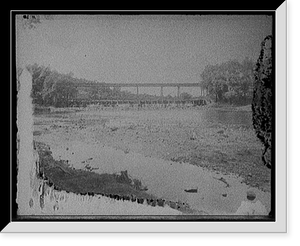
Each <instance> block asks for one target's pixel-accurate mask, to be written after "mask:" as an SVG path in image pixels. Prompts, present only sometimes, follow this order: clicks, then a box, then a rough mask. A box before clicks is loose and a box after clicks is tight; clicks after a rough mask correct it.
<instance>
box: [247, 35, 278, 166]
mask: <svg viewBox="0 0 300 246" xmlns="http://www.w3.org/2000/svg"><path fill="white" fill-rule="evenodd" d="M272 55H273V54H272V36H267V37H266V38H265V39H264V41H263V42H262V43H261V51H260V56H259V58H258V60H257V63H256V67H255V71H254V77H255V82H254V89H253V101H252V112H253V126H254V129H255V132H256V135H257V137H258V138H259V139H260V140H261V142H262V143H263V145H264V149H263V154H262V160H263V162H264V164H265V165H266V166H267V167H268V168H271V167H272V162H271V149H272V128H273V126H272V117H273V116H272V102H273V95H272V87H273V86H275V85H274V83H275V81H274V75H273V71H272Z"/></svg>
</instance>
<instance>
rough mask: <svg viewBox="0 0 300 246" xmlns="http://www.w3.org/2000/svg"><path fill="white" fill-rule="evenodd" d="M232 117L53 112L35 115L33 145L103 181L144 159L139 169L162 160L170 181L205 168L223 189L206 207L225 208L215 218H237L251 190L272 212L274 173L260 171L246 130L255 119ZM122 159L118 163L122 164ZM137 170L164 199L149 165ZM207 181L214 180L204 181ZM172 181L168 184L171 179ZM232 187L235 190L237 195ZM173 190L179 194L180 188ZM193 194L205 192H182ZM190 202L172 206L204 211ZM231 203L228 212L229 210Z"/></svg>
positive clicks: (191, 112) (199, 112)
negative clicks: (103, 175)
mask: <svg viewBox="0 0 300 246" xmlns="http://www.w3.org/2000/svg"><path fill="white" fill-rule="evenodd" d="M242 111H243V110H242ZM245 111H246V112H247V111H248V110H245ZM233 116H234V115H232V116H231V115H230V114H229V115H227V114H226V117H225V118H224V117H223V119H222V120H220V119H218V117H219V114H218V113H216V109H210V108H203V109H186V110H182V109H172V110H168V109H159V110H139V111H137V110H132V111H121V110H119V111H112V110H106V111H105V110H102V111H99V110H89V111H88V110H85V111H72V112H62V113H55V112H54V113H51V114H41V115H35V117H34V122H35V124H34V130H35V131H34V138H35V141H40V142H43V143H45V144H47V145H49V146H50V147H51V149H52V150H54V151H53V155H54V158H56V159H58V160H59V159H61V160H69V163H70V165H71V166H73V167H75V168H80V169H83V170H87V169H94V171H95V172H99V173H101V172H102V173H109V172H111V173H114V172H115V171H120V170H122V168H121V167H120V164H119V166H118V165H116V166H115V167H114V166H113V164H112V163H123V164H122V165H127V164H124V163H125V162H124V160H125V159H126V158H127V160H128V161H127V162H131V163H134V162H135V161H136V160H137V157H136V156H139V158H140V159H138V161H137V163H143V162H145V163H147V164H148V165H152V166H155V165H156V164H155V163H157V160H159V161H160V160H161V161H162V162H161V163H160V164H159V166H157V167H161V166H163V167H165V166H166V165H168V167H166V168H165V171H161V172H165V173H164V175H165V176H166V175H167V173H168V172H172V173H173V174H172V175H173V176H172V175H171V176H172V178H174V177H176V175H180V174H176V172H178V173H180V172H181V173H182V172H183V171H182V170H187V169H189V168H185V169H182V170H181V169H180V165H181V166H182V165H187V166H195V167H199V168H201V172H202V173H203V172H206V171H207V172H209V173H213V175H212V176H211V179H210V180H214V181H207V182H208V183H209V182H212V183H211V184H213V185H216V184H217V185H216V187H219V188H218V189H219V192H215V193H216V194H215V196H218V197H215V196H213V195H211V196H210V198H209V199H210V200H209V199H208V200H209V201H208V200H207V204H213V203H222V204H223V205H222V206H217V205H216V208H218V207H219V208H221V210H219V211H217V210H218V209H216V210H215V212H216V211H217V212H219V213H222V210H223V212H224V211H225V212H234V210H236V209H237V208H238V206H239V204H240V202H241V201H242V200H243V199H244V198H245V192H246V190H247V189H250V188H252V189H255V190H256V191H257V193H259V198H260V199H262V200H264V202H265V205H266V206H267V207H269V206H270V201H268V200H270V193H269V192H270V171H269V170H268V169H267V168H265V167H264V166H263V165H262V163H261V159H260V154H261V145H260V143H259V141H258V140H257V139H256V136H255V134H254V131H253V129H252V128H251V127H250V126H249V125H247V124H245V121H249V119H248V120H247V119H245V117H248V118H249V117H251V116H249V115H245V117H244V115H242V117H239V118H236V117H233ZM224 119H225V120H224ZM81 143H84V144H81ZM103 148H104V149H103ZM108 148H109V150H108ZM110 150H111V151H112V153H111V155H110V156H115V158H111V157H104V156H105V153H109V151H110ZM99 153H102V154H101V155H100V154H99ZM117 157H118V158H119V159H116V158H117ZM97 158H98V159H97ZM105 158H106V159H105ZM145 158H146V159H145ZM147 158H148V159H147ZM112 160H114V161H112ZM155 160H156V161H155ZM100 162H101V163H102V164H101V165H100V164H99V163H100ZM151 163H153V164H151ZM162 163H163V164H162ZM166 163H167V164H166ZM136 165H140V167H139V166H137V167H136V168H135V169H134V168H132V170H131V174H134V170H136V169H140V170H144V177H142V175H141V174H139V172H136V173H135V175H137V176H139V175H140V176H141V177H139V178H142V179H143V180H144V181H146V182H148V186H149V185H150V190H149V192H151V187H152V191H153V192H156V194H155V195H157V194H159V195H161V197H163V196H164V193H163V192H161V191H159V189H158V188H155V185H154V182H153V184H151V180H153V176H154V175H155V172H154V171H153V169H154V168H152V169H149V170H148V171H147V172H148V175H147V172H146V164H145V165H144V166H143V165H142V164H136ZM172 165H173V169H170V170H173V171H168V170H169V169H168V168H169V167H172ZM130 166H132V165H128V166H127V167H126V168H127V170H129V169H130ZM122 167H124V168H125V166H122ZM143 168H144V169H143ZM158 169H159V168H156V170H158ZM123 170H124V169H123ZM197 170H200V169H197ZM205 170H206V171H205ZM191 172H195V171H191ZM197 172H198V171H197ZM199 172H200V171H199ZM140 173H142V171H140ZM175 174H176V175H175ZM199 175H200V173H199ZM145 176H147V177H148V180H147V178H145ZM200 176H201V175H200ZM200 176H199V177H200ZM207 176H209V175H207V174H206V175H204V176H203V177H207ZM151 177H152V178H151ZM157 177H159V175H158V174H157ZM162 177H163V176H162ZM183 177H185V176H184V175H183ZM195 177H196V176H195ZM222 177H223V179H222ZM230 177H234V178H233V179H231V178H230ZM143 180H142V181H143ZM166 180H168V181H170V179H167V178H166ZM224 180H225V182H223V181H224ZM170 182H171V181H170ZM182 182H183V181H182ZM214 182H215V183H214ZM226 183H227V184H230V185H231V190H230V189H229V188H228V187H227V184H226ZM205 184H206V183H205ZM151 185H152V186H151ZM197 185H198V186H197ZM173 187H177V186H176V185H175V184H174V186H173ZM194 187H196V188H198V189H199V184H197V181H195V180H194V183H188V184H187V185H186V186H184V187H181V189H182V190H184V189H187V190H188V189H193V188H194ZM234 187H235V188H234ZM183 188H184V189H183ZM200 188H201V187H200ZM172 189H174V190H175V188H170V189H167V188H166V190H169V191H172ZM176 189H177V188H176ZM178 189H179V188H178ZM226 189H227V190H226ZM203 190H204V189H203ZM237 190H239V191H237ZM235 192H239V194H236V193H235ZM169 193H170V192H169ZM198 193H199V194H200V193H201V192H198ZM208 193H209V190H208V191H205V192H204V193H203V194H204V195H203V197H204V198H203V199H206V198H205V197H208V195H207V194H208ZM199 194H198V195H199ZM187 195H188V196H190V197H191V196H192V195H189V194H187V193H186V192H184V191H183V192H182V193H180V192H178V193H176V195H174V194H173V197H172V198H173V199H174V200H176V198H177V199H181V200H184V199H186V200H187V201H189V202H190V203H192V204H193V203H194V206H195V207H197V206H199V199H200V198H199V197H197V199H196V202H195V199H192V198H186V197H187ZM169 196H170V195H169ZM233 197H236V199H235V202H234V205H232V204H230V203H228V200H230V199H231V200H232V199H233ZM198 198H199V199H198ZM222 199H223V200H222ZM193 201H194V202H193ZM203 203H205V202H202V204H203ZM226 203H228V204H227V205H224V204H226ZM197 204H198V205H197ZM210 212H212V211H210Z"/></svg>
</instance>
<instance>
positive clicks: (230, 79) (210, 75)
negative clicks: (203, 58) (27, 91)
mask: <svg viewBox="0 0 300 246" xmlns="http://www.w3.org/2000/svg"><path fill="white" fill-rule="evenodd" d="M253 67H254V63H253V62H252V61H251V60H249V59H245V60H244V61H243V62H242V63H239V62H238V61H236V60H233V61H228V62H225V63H222V64H219V65H218V64H217V65H208V66H206V67H205V69H204V71H203V72H202V74H201V77H202V80H203V82H202V83H203V85H204V87H205V88H207V90H208V92H209V95H208V96H209V97H210V98H211V99H212V100H214V101H216V102H218V103H229V104H233V105H246V104H249V103H251V101H252V97H253V79H254V76H253ZM27 69H28V71H29V72H30V73H31V75H32V93H31V96H32V98H33V103H34V104H35V105H39V106H54V107H68V106H74V104H75V101H76V105H77V106H84V105H86V104H87V103H88V102H89V101H91V102H92V101H93V102H95V101H97V100H116V99H118V100H137V99H140V100H160V99H161V97H160V96H155V95H148V94H139V96H138V98H137V95H136V94H134V93H131V92H128V91H121V89H120V88H109V87H106V86H103V87H99V86H98V87H89V88H78V87H77V86H76V84H78V83H97V84H98V85H99V83H100V84H103V85H104V82H102V83H101V82H97V81H89V80H86V79H79V78H74V77H73V74H72V73H69V74H62V73H59V72H57V71H55V70H51V69H50V68H49V67H45V66H42V65H38V64H33V65H28V66H27ZM180 98H181V99H184V100H189V99H192V95H190V94H188V93H186V92H183V93H181V94H180ZM165 99H166V100H172V99H175V97H172V96H171V95H168V96H164V100H165ZM81 101H82V103H80V102H81ZM80 104H84V105H80Z"/></svg>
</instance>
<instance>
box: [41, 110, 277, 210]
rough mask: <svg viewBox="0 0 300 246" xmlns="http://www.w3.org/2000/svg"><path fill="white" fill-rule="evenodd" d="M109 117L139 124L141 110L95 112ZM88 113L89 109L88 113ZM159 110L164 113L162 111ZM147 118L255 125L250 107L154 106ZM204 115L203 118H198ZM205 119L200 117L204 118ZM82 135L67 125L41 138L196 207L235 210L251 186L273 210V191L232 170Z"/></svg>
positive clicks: (68, 156)
mask: <svg viewBox="0 0 300 246" xmlns="http://www.w3.org/2000/svg"><path fill="white" fill-rule="evenodd" d="M98 114H99V115H102V116H103V117H109V118H110V121H109V122H107V125H111V126H117V127H123V126H124V124H125V125H130V124H134V122H135V120H134V119H135V117H138V116H139V115H140V114H141V113H140V112H134V111H133V112H130V118H129V120H128V118H127V121H126V120H123V117H124V119H125V118H126V116H128V112H124V111H120V112H118V113H116V112H109V111H107V112H99V111H98V112H95V113H93V116H95V115H98ZM83 115H84V118H88V117H89V115H90V113H86V112H84V113H83ZM158 115H159V116H158ZM111 116H114V117H115V116H117V118H116V119H115V118H113V119H112V118H111ZM143 117H144V118H143V119H144V120H147V119H149V120H152V119H153V117H159V118H163V119H167V121H165V122H164V123H166V124H168V119H170V122H171V123H172V124H173V123H174V120H175V121H182V122H190V123H191V126H192V125H193V122H196V123H195V124H197V126H199V124H200V125H201V126H206V125H208V123H209V124H211V123H214V124H222V125H236V126H243V127H251V124H252V122H251V117H252V115H251V112H241V111H234V112H232V111H217V110H216V111H214V110H203V111H199V110H195V111H190V112H189V113H186V112H185V111H180V110H179V111H177V112H176V114H174V112H172V111H161V112H157V111H156V112H155V111H149V112H147V113H145V114H144V115H143ZM199 119H201V120H199ZM199 121H200V123H199ZM81 136H84V137H80V138H77V137H70V136H69V135H64V131H63V130H62V129H58V130H56V131H52V132H51V134H44V135H42V136H39V137H38V138H39V139H40V140H41V141H42V142H45V143H46V144H48V145H49V146H50V148H51V151H52V155H53V157H54V159H57V160H59V159H62V160H68V161H69V164H70V165H71V166H73V167H74V168H78V169H85V166H86V165H88V166H89V167H91V168H93V170H94V172H98V173H118V172H121V171H125V170H127V171H128V175H129V176H130V177H131V178H136V179H139V180H141V182H142V184H143V185H144V186H147V188H148V191H147V192H148V193H149V194H153V195H155V196H157V197H159V198H164V199H167V200H171V201H181V202H187V203H188V204H189V205H190V207H191V208H193V209H196V210H199V211H204V212H205V213H208V214H233V213H235V212H236V211H237V209H238V207H239V206H240V205H241V202H242V201H245V200H246V192H247V190H249V189H251V190H253V191H255V193H256V195H257V198H256V200H260V201H261V202H262V203H263V204H264V205H265V206H266V208H267V211H269V210H270V201H271V196H270V193H269V192H263V191H260V190H258V189H256V188H253V187H249V186H248V185H246V184H244V183H242V179H241V178H240V177H237V176H233V175H224V174H220V173H216V172H211V171H208V170H205V169H203V168H201V167H198V166H194V165H190V164H188V163H178V162H172V161H166V160H162V159H158V158H153V157H145V156H143V155H142V154H139V153H134V152H128V153H127V152H126V153H125V152H124V151H123V150H119V149H115V148H112V147H109V146H105V145H104V144H103V143H101V141H100V140H99V139H97V138H96V137H94V136H93V134H92V133H91V132H90V130H89V129H84V130H81ZM189 189H197V193H188V192H186V191H185V190H189Z"/></svg>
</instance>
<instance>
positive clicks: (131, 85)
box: [75, 83, 201, 87]
mask: <svg viewBox="0 0 300 246" xmlns="http://www.w3.org/2000/svg"><path fill="white" fill-rule="evenodd" d="M75 86H76V87H95V86H96V87H98V86H99V87H201V83H76V84H75Z"/></svg>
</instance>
